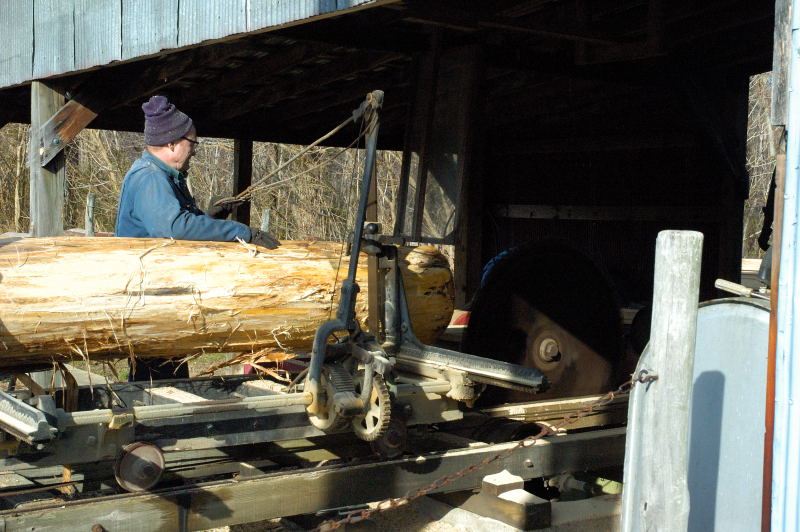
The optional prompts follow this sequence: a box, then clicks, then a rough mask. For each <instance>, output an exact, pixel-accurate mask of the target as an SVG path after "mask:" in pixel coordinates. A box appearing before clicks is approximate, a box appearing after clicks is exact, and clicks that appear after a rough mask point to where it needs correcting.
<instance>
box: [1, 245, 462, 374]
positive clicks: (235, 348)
mask: <svg viewBox="0 0 800 532" xmlns="http://www.w3.org/2000/svg"><path fill="white" fill-rule="evenodd" d="M254 250H255V248H254V247H253V246H250V245H249V244H240V243H235V242H190V241H174V240H162V239H138V238H70V237H57V238H26V239H7V240H0V367H5V368H12V367H19V366H21V365H27V364H35V363H42V362H45V363H47V362H49V361H50V360H51V359H55V360H65V359H81V358H88V359H89V360H98V359H113V358H121V357H128V356H131V355H133V356H136V357H153V356H159V357H169V356H179V355H181V356H182V355H190V354H196V353H202V352H254V351H257V350H262V349H268V348H274V349H276V350H309V349H310V346H311V342H312V339H313V335H314V331H315V329H316V327H317V326H318V325H319V324H320V323H322V322H323V321H325V320H327V319H329V317H332V315H334V314H335V310H336V306H335V305H336V302H337V301H338V293H339V285H340V284H341V281H342V280H343V279H344V278H345V277H346V274H347V262H348V257H346V256H345V257H340V255H341V253H342V245H341V244H339V243H334V242H284V243H283V245H282V246H281V247H280V248H278V249H276V250H273V251H270V250H266V249H263V248H259V249H258V252H257V253H255V252H254ZM401 256H402V257H403V259H404V260H403V261H402V271H403V279H404V281H405V286H406V291H407V296H408V302H409V308H410V312H411V316H412V322H413V327H414V330H415V332H416V333H417V335H418V336H419V337H420V339H421V340H423V341H425V342H430V341H432V340H433V339H434V338H435V337H436V336H437V335H438V334H439V333H441V331H443V330H444V328H445V327H446V326H447V323H448V321H449V319H450V315H451V313H452V310H453V303H452V301H453V299H452V298H453V286H452V275H451V272H450V270H449V269H448V267H447V261H446V260H445V259H444V257H443V256H442V255H441V254H440V253H439V252H438V251H436V250H435V249H434V248H430V247H423V248H416V249H412V250H407V249H406V250H401ZM359 264H360V267H359V270H358V282H359V284H360V286H361V287H362V291H361V293H360V294H359V296H358V303H357V314H358V316H359V319H361V320H363V321H365V320H366V314H367V309H366V301H367V298H366V292H367V281H366V279H367V271H366V257H364V256H362V257H361V261H360V263H359ZM332 300H333V303H332ZM332 305H333V310H331V308H332ZM363 321H362V323H363Z"/></svg>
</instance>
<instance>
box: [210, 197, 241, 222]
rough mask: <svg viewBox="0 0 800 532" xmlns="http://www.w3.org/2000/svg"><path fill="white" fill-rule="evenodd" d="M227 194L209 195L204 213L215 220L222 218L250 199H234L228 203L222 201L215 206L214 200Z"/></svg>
mask: <svg viewBox="0 0 800 532" xmlns="http://www.w3.org/2000/svg"><path fill="white" fill-rule="evenodd" d="M225 197H227V196H222V195H217V196H211V199H210V200H208V209H206V214H207V215H208V216H211V217H212V218H214V219H215V220H224V219H225V218H227V217H228V216H230V214H231V213H232V212H233V209H234V208H236V207H238V206H239V205H242V204H244V203H247V202H248V201H250V200H236V201H232V202H230V203H223V204H222V205H219V206H216V205H214V204H215V203H216V202H218V201H219V200H221V199H222V198H225Z"/></svg>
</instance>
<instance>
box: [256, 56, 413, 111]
mask: <svg viewBox="0 0 800 532" xmlns="http://www.w3.org/2000/svg"><path fill="white" fill-rule="evenodd" d="M367 83H368V85H367V84H366V83H365V81H364V80H355V81H353V82H350V83H347V84H345V85H337V90H336V93H335V94H331V93H330V92H320V93H318V94H314V95H308V96H307V97H305V98H303V99H302V101H300V102H295V103H292V104H288V105H281V106H280V109H276V110H275V113H274V116H275V120H276V121H278V122H289V121H292V122H303V119H304V118H305V117H312V118H313V121H316V120H317V119H318V115H319V113H322V112H327V111H328V110H335V109H336V108H337V107H343V106H352V108H353V109H355V108H356V107H358V105H359V104H360V103H361V102H362V101H363V100H364V95H365V94H367V92H369V90H370V89H371V88H374V87H381V88H389V87H391V89H389V90H390V91H391V102H389V103H388V107H393V106H394V105H397V104H399V103H401V102H402V101H404V100H402V99H401V98H399V97H398V96H400V97H402V96H404V95H405V94H404V93H405V91H406V90H407V89H408V87H409V86H410V84H411V80H410V79H409V74H408V72H407V68H406V67H405V66H403V68H398V69H397V70H394V69H391V70H390V69H386V70H383V71H381V72H379V73H376V75H375V76H374V77H372V76H371V77H370V78H369V81H368V82H367ZM349 110H350V109H346V110H343V112H347V111H349ZM271 116H272V115H271ZM344 117H345V115H344V114H342V118H343V119H344Z"/></svg>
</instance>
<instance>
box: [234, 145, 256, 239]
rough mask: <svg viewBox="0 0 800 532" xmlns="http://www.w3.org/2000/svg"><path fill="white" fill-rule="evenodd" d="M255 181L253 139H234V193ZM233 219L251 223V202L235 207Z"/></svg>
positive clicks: (247, 223)
mask: <svg viewBox="0 0 800 532" xmlns="http://www.w3.org/2000/svg"><path fill="white" fill-rule="evenodd" d="M252 182H253V141H252V140H242V139H235V140H234V141H233V193H234V194H238V193H240V192H242V191H243V190H244V189H246V188H247V187H249V186H250V184H251V183H252ZM233 219H234V220H236V221H237V222H241V223H243V224H245V225H250V202H249V201H248V202H247V203H244V204H242V205H239V206H238V207H235V208H234V211H233Z"/></svg>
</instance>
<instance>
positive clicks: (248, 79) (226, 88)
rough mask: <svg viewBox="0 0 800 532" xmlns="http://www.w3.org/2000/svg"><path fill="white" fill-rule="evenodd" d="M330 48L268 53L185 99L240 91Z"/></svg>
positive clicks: (298, 47) (320, 45)
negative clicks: (265, 76) (266, 75)
mask: <svg viewBox="0 0 800 532" xmlns="http://www.w3.org/2000/svg"><path fill="white" fill-rule="evenodd" d="M330 48H331V45H329V44H324V43H306V42H303V43H294V44H291V45H289V46H286V47H284V48H276V49H274V50H269V55H267V56H266V57H264V58H263V59H259V60H257V61H252V62H248V63H246V64H244V65H242V66H240V67H238V68H236V69H234V70H228V71H227V72H226V73H225V76H223V77H221V79H216V80H214V82H213V83H209V84H208V86H207V87H197V86H194V87H192V90H191V92H190V93H189V94H187V99H195V98H196V99H198V100H202V99H204V98H211V97H216V96H219V95H220V94H225V93H227V92H230V91H241V90H242V88H243V87H246V86H247V85H251V84H253V83H254V82H255V83H258V82H260V81H262V80H263V79H264V75H265V73H266V74H268V75H269V76H274V75H276V74H279V73H281V72H284V71H286V70H289V69H292V68H297V67H298V66H299V65H300V64H302V63H303V62H305V61H307V60H309V59H312V58H314V57H315V56H317V55H318V54H320V53H323V52H325V51H326V50H329V49H330Z"/></svg>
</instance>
